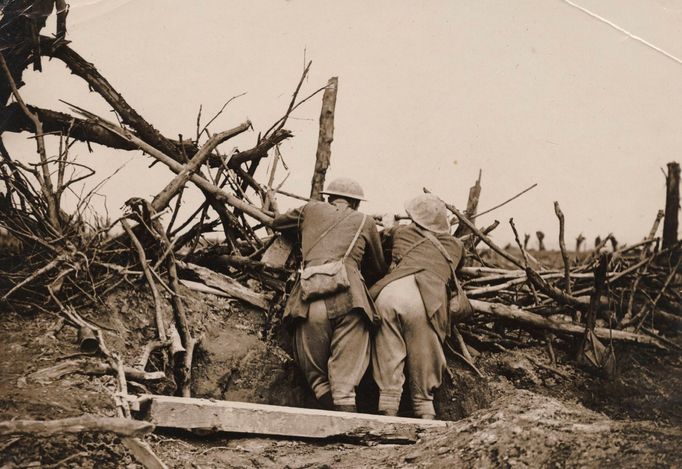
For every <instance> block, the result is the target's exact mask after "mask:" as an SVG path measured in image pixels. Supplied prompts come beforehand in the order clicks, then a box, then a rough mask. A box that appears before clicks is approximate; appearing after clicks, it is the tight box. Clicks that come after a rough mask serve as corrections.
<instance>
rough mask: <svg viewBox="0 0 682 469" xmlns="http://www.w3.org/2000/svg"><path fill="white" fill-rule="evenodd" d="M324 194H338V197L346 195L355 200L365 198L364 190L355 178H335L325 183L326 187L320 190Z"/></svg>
mask: <svg viewBox="0 0 682 469" xmlns="http://www.w3.org/2000/svg"><path fill="white" fill-rule="evenodd" d="M321 193H322V194H326V195H338V196H340V197H348V198H349V199H355V200H367V199H365V192H364V191H363V190H362V186H361V185H360V183H358V182H357V181H356V180H355V179H351V178H337V179H334V180H333V181H332V182H330V183H329V184H328V185H327V189H325V190H323V191H322V192H321Z"/></svg>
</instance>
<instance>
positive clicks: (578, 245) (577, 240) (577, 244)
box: [575, 233, 585, 253]
mask: <svg viewBox="0 0 682 469" xmlns="http://www.w3.org/2000/svg"><path fill="white" fill-rule="evenodd" d="M584 241H585V236H583V234H582V233H580V234H579V235H578V236H577V237H576V238H575V252H576V253H578V252H580V248H581V246H582V244H583V242H584Z"/></svg>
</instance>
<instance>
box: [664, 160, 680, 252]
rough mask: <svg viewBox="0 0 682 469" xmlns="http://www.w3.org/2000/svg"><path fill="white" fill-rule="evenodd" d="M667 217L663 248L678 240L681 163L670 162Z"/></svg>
mask: <svg viewBox="0 0 682 469" xmlns="http://www.w3.org/2000/svg"><path fill="white" fill-rule="evenodd" d="M665 190H666V194H665V218H664V219H663V249H666V248H669V247H671V246H673V245H674V244H675V243H676V242H677V229H678V215H679V211H680V164H679V163H677V162H674V161H673V162H670V163H668V176H667V177H666V181H665Z"/></svg>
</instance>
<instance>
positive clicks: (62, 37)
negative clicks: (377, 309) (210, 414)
mask: <svg viewBox="0 0 682 469" xmlns="http://www.w3.org/2000/svg"><path fill="white" fill-rule="evenodd" d="M53 10H56V15H57V31H56V34H55V35H53V36H47V35H41V34H40V31H41V30H42V29H43V27H44V25H45V22H46V18H47V17H48V16H49V15H51V14H52V11H53ZM67 13H68V7H67V6H66V4H65V2H64V0H56V1H55V0H40V1H33V2H27V1H19V0H14V1H9V2H7V3H6V6H5V8H4V11H3V17H2V19H1V20H0V48H1V54H0V65H1V67H2V70H1V75H2V79H0V102H1V103H2V108H0V131H1V132H2V135H4V134H5V132H30V133H31V134H32V138H33V140H34V141H35V143H36V150H37V157H34V158H32V159H30V161H31V162H29V158H27V157H26V155H21V158H17V157H16V155H11V154H10V153H9V152H8V150H7V149H6V147H5V145H4V144H2V139H1V137H2V135H0V154H1V160H0V177H1V181H2V185H0V230H1V232H0V236H2V239H3V241H2V243H3V244H2V247H1V248H0V303H1V304H0V307H1V308H2V310H3V311H8V310H11V311H16V312H18V313H21V314H33V313H36V312H44V313H49V314H58V315H60V316H61V317H63V318H64V320H65V321H67V322H68V323H69V324H71V325H72V326H74V327H76V328H78V329H79V331H80V332H81V333H80V336H81V340H82V342H81V344H82V346H84V347H93V345H92V344H93V343H94V344H95V345H94V347H95V348H96V349H98V350H99V351H101V352H102V353H103V354H104V356H105V357H106V360H107V362H108V366H109V367H110V369H111V370H113V371H114V372H115V373H116V374H117V375H118V377H119V379H120V391H121V392H122V393H126V389H127V388H126V379H136V376H137V377H139V376H142V377H143V378H144V374H145V368H146V365H147V362H148V360H150V357H152V356H153V357H155V360H157V361H158V362H159V363H161V367H160V368H161V370H163V372H164V373H166V374H168V375H169V376H173V377H174V379H175V380H176V384H177V393H178V394H182V395H184V396H189V394H190V381H191V369H192V357H193V354H194V350H195V348H196V346H197V344H198V343H199V342H200V340H201V337H197V336H195V335H194V332H193V330H192V327H191V324H190V323H191V321H190V320H189V319H188V316H189V315H190V314H191V312H189V311H187V310H186V305H185V303H184V302H183V295H182V293H181V291H180V288H181V287H180V286H181V284H184V285H185V286H186V287H189V288H192V289H197V290H201V291H207V292H211V293H214V294H219V295H224V296H230V297H233V298H237V299H239V300H240V301H243V302H245V303H248V304H250V305H252V306H254V307H256V308H260V309H262V310H264V311H266V313H267V314H268V317H269V320H270V324H271V325H272V324H276V318H277V313H278V311H279V310H280V309H281V305H282V304H283V300H284V299H285V298H286V294H287V292H288V288H289V287H290V285H291V282H290V280H291V279H292V278H293V277H294V276H295V272H296V269H297V267H298V266H297V262H298V260H297V257H296V250H295V249H292V246H291V243H290V242H289V241H288V240H285V239H283V238H281V237H278V236H277V235H276V234H275V233H273V232H272V231H271V230H270V229H269V227H268V226H269V223H270V221H271V220H272V216H273V214H274V213H275V212H276V211H277V205H276V204H277V199H276V195H277V194H281V195H284V196H287V197H294V198H299V199H302V200H309V198H317V199H319V198H320V190H321V188H322V185H323V184H324V178H325V173H326V170H327V167H328V166H329V157H330V151H329V148H330V144H331V141H332V138H333V111H334V103H335V100H336V88H337V82H336V79H334V78H333V79H331V80H330V81H329V83H328V84H327V85H326V86H324V87H322V88H320V89H318V90H316V91H314V92H313V93H311V94H310V95H308V96H305V97H300V96H299V94H300V91H301V86H302V84H303V81H304V79H305V77H306V76H307V74H308V70H309V67H310V64H308V66H307V67H306V68H305V70H304V72H303V74H302V76H301V79H300V81H299V82H298V85H297V87H296V88H295V91H294V93H293V96H292V99H291V102H290V104H289V106H288V108H287V109H286V110H285V112H284V114H283V116H282V118H280V119H279V120H278V121H277V122H275V123H274V124H273V125H272V126H271V127H270V128H268V129H267V130H265V131H264V132H262V133H260V134H259V135H258V138H257V140H256V142H255V145H254V146H253V147H252V148H249V149H247V150H243V151H237V150H234V151H231V152H230V153H229V154H225V153H223V152H221V151H220V145H221V144H223V143H225V142H226V141H228V140H230V139H232V138H234V137H236V136H237V135H240V134H243V133H245V132H247V131H249V130H252V126H251V123H250V122H248V121H246V122H244V123H242V124H240V125H238V126H235V127H234V128H232V129H229V130H226V131H222V132H218V133H212V132H210V131H209V128H208V127H209V125H211V124H212V123H213V122H214V120H215V118H216V117H217V115H216V116H215V117H213V118H212V119H210V120H209V121H208V122H207V123H206V124H204V125H202V124H201V113H200V114H199V116H198V118H197V126H196V132H195V135H194V138H191V139H186V138H183V137H182V136H180V137H179V138H178V139H170V138H168V137H166V136H164V135H162V134H161V133H160V132H159V131H158V130H156V129H155V128H154V126H152V125H151V124H150V123H149V122H148V121H147V120H145V119H144V118H143V117H142V116H141V115H140V114H139V113H138V112H137V111H136V110H135V108H134V107H133V106H131V105H130V104H129V103H128V102H127V101H126V100H125V98H124V97H123V96H122V95H121V94H120V93H119V92H118V91H117V90H116V89H115V88H114V86H112V84H110V83H109V82H108V81H107V79H106V78H105V77H104V76H102V75H101V74H100V72H99V71H98V70H97V68H96V67H95V66H94V65H93V64H91V63H89V62H88V61H87V60H86V59H85V58H83V57H81V56H80V55H79V54H78V53H77V52H76V51H75V50H74V49H73V48H72V47H71V45H70V43H69V41H68V40H67V39H66V32H67V31H66V16H67ZM46 58H48V59H52V60H58V61H61V62H63V64H64V65H65V66H66V67H67V68H68V69H69V71H70V72H71V73H72V74H74V75H75V76H77V77H79V78H80V79H82V80H83V81H85V83H87V85H88V86H89V87H90V89H91V90H92V92H94V93H96V94H98V95H99V96H100V97H101V98H103V99H104V100H105V101H106V102H107V103H108V104H109V106H110V107H111V108H112V109H113V111H114V113H115V116H116V119H115V122H114V121H112V120H111V119H104V118H102V117H101V116H98V115H96V114H93V113H91V112H89V111H88V110H86V109H83V108H81V107H79V106H77V105H75V104H70V105H69V106H70V109H71V110H72V113H71V114H66V113H62V112H56V111H53V110H49V109H42V108H38V107H35V106H32V105H30V104H29V103H26V102H25V101H24V99H23V98H22V94H21V86H22V85H23V81H22V75H23V73H24V71H25V70H26V69H27V67H29V66H33V68H34V69H35V70H40V69H41V61H42V60H44V59H46ZM322 92H324V94H323V98H322V101H323V105H322V114H321V117H320V139H319V146H318V152H317V155H316V164H315V168H314V172H313V174H314V175H313V181H312V189H311V193H310V195H309V196H306V197H302V196H297V195H295V194H290V193H287V192H285V191H283V190H282V189H281V184H280V186H279V187H278V186H275V183H274V181H275V171H276V169H277V167H278V164H282V165H284V160H283V159H282V155H281V154H280V151H279V147H278V145H279V144H280V143H281V142H283V141H284V140H286V139H288V138H290V137H292V134H291V132H289V131H288V130H286V129H285V126H286V124H287V120H288V118H289V116H290V115H291V113H292V111H294V110H295V109H296V108H298V107H299V106H300V105H301V104H302V103H304V102H306V101H307V100H309V99H310V98H312V97H313V96H316V95H317V94H319V93H322ZM228 103H229V101H228ZM226 105H227V103H226ZM224 108H225V106H223V109H224ZM221 112H222V110H221V111H220V112H219V113H218V115H219V114H220V113H221ZM47 136H50V138H55V136H56V137H57V138H58V144H57V148H48V147H47V145H46V137H47ZM55 141H56V140H55ZM76 142H87V143H88V145H89V144H91V143H93V144H98V145H103V146H106V147H110V148H114V149H118V150H121V151H130V150H141V151H142V152H143V153H144V154H145V155H147V156H149V157H151V158H152V159H153V160H154V161H155V163H161V164H163V165H165V166H167V167H168V168H169V169H170V170H171V171H172V172H173V173H174V174H175V176H174V177H173V178H172V179H170V180H169V182H168V184H167V185H166V186H165V187H164V189H163V190H162V191H161V192H159V193H158V194H157V195H156V196H155V197H153V198H152V199H151V200H147V199H144V198H140V197H135V194H130V199H129V200H128V202H127V203H126V206H127V212H126V214H125V215H124V216H122V217H120V218H118V219H116V220H113V221H112V220H108V219H105V218H101V217H99V216H96V215H94V216H93V215H92V214H91V211H90V207H91V202H92V198H93V197H94V195H95V194H96V193H97V190H98V188H99V185H96V186H95V187H94V188H92V189H91V190H90V191H89V192H87V193H78V194H76V197H77V199H78V200H77V204H76V209H75V210H72V211H70V213H67V212H66V211H64V209H63V207H62V201H63V197H64V195H65V194H67V193H74V187H75V185H76V184H77V183H80V182H82V181H83V180H85V179H86V178H90V177H92V176H93V175H94V174H95V171H94V170H92V169H90V168H88V167H87V166H86V165H84V164H83V163H81V162H78V161H77V160H76V158H75V157H74V156H73V155H72V152H70V149H71V148H72V147H73V145H74V144H75V143H76ZM268 157H269V158H271V163H270V172H269V174H268V177H267V179H268V180H267V181H266V183H262V182H259V181H257V180H256V178H255V175H256V169H257V168H258V166H259V164H260V163H261V161H263V160H264V159H265V158H268ZM188 184H192V185H194V186H196V187H197V188H199V190H200V191H201V192H202V193H203V196H204V198H205V200H204V202H203V203H202V204H201V205H200V206H198V207H196V210H195V211H194V212H193V213H192V214H191V215H190V216H189V217H188V218H187V219H186V220H185V221H180V220H179V219H178V218H179V208H180V206H181V203H182V200H183V191H184V190H185V187H187V185H188ZM480 190H481V186H480V178H479V181H477V182H476V185H475V186H474V187H473V188H472V190H471V192H470V198H469V203H468V204H467V209H466V210H465V211H464V212H463V213H462V212H460V211H459V210H458V209H457V208H455V207H454V206H452V205H448V208H449V209H450V211H451V212H452V213H453V214H454V216H455V218H454V219H453V222H454V223H458V224H459V226H458V228H457V230H456V235H457V236H459V237H461V238H462V239H465V240H466V243H465V245H466V248H467V250H468V254H467V265H466V266H465V267H464V268H463V269H462V271H461V272H462V275H463V279H464V288H465V290H466V291H467V294H468V296H469V297H470V298H471V299H472V304H473V306H474V309H475V311H476V314H475V316H474V318H473V320H472V321H471V322H469V323H467V324H462V325H459V326H458V329H455V330H454V334H453V337H454V338H455V339H456V340H455V341H454V343H453V344H452V346H451V347H452V349H453V351H454V352H455V353H456V354H457V355H458V356H460V357H461V358H462V360H464V361H465V362H466V363H467V364H469V366H471V367H472V368H474V369H475V363H474V359H473V357H472V356H471V354H470V351H469V348H468V347H467V345H466V344H465V341H466V342H469V345H473V346H474V347H493V348H495V347H496V348H500V347H502V348H505V347H515V346H522V345H523V344H522V341H520V340H519V338H518V335H516V334H509V333H507V331H508V330H510V329H512V330H519V329H522V330H526V331H528V332H529V333H530V334H531V336H532V337H533V338H536V339H538V340H541V341H546V342H547V344H548V347H549V350H550V355H552V352H551V350H552V344H553V343H554V341H555V340H559V339H565V338H577V341H578V342H579V345H578V349H579V353H578V358H579V360H581V361H583V362H585V363H586V364H589V365H591V366H592V367H596V368H598V369H601V370H604V371H605V372H606V373H607V374H609V373H612V372H613V369H614V364H615V355H614V349H613V346H612V344H613V343H614V342H625V343H630V344H635V345H641V346H647V347H654V348H658V349H662V350H669V349H673V348H674V349H677V348H678V346H677V345H675V344H674V343H673V342H671V341H670V340H669V339H668V338H666V333H667V332H671V333H676V332H677V331H678V330H679V327H680V323H681V322H682V297H681V294H680V291H681V289H680V275H679V274H680V259H681V258H682V248H681V245H680V242H679V241H677V210H678V206H679V165H676V164H671V165H669V171H668V196H669V198H668V200H667V202H666V213H665V223H664V224H666V226H667V228H664V230H663V231H664V235H663V239H662V240H661V239H659V238H658V237H657V236H656V233H657V232H658V227H659V224H660V221H661V219H663V218H664V214H663V212H662V211H661V213H659V214H658V215H657V216H656V220H655V223H654V225H653V227H652V228H651V230H650V232H649V234H648V236H647V237H646V238H645V239H644V240H643V241H642V242H640V243H637V244H635V245H631V246H623V247H618V246H617V243H616V242H615V238H613V236H611V235H609V236H607V237H605V238H604V239H603V240H601V241H600V243H598V245H597V246H595V248H594V250H592V251H590V252H587V253H585V254H579V253H573V254H570V255H569V253H568V252H567V251H566V248H565V242H564V216H563V214H562V212H561V209H560V207H559V205H558V204H556V205H555V211H556V214H557V217H558V219H559V236H560V246H561V253H562V257H561V259H562V263H563V266H562V267H559V268H557V266H552V265H545V264H547V263H551V262H550V261H545V260H543V258H542V256H541V254H542V252H540V253H536V256H537V258H536V257H534V256H533V255H532V254H531V253H530V252H528V250H527V249H526V244H527V242H528V239H529V236H528V235H526V238H525V240H524V241H525V242H524V243H522V242H521V241H520V239H519V236H518V233H517V243H518V249H511V248H508V249H502V248H500V247H499V246H497V245H496V244H495V243H494V242H493V241H492V240H491V238H490V237H489V236H488V234H489V233H490V232H491V231H493V230H494V229H495V228H496V227H497V226H498V223H497V222H496V223H494V224H493V225H491V226H489V227H487V228H482V229H481V228H477V227H476V226H475V224H474V222H473V220H474V219H475V218H476V210H477V202H478V196H479V194H480ZM675 191H677V198H676V199H675ZM162 215H165V216H166V217H167V218H168V220H169V221H168V223H167V224H166V225H165V226H164V225H162V223H161V221H160V218H161V216H162ZM454 223H453V224H454ZM510 223H511V226H512V228H513V229H514V232H515V233H516V227H515V225H514V223H513V220H510ZM214 231H221V232H222V233H223V234H224V242H222V243H220V244H217V245H216V244H207V243H205V242H202V239H203V238H202V237H203V235H205V234H206V233H209V232H214ZM540 235H541V233H538V239H539V241H541V242H542V238H543V237H544V235H543V236H542V237H541V236H540ZM481 241H482V242H483V243H484V244H485V245H487V247H486V248H481V247H480V246H481V245H480V242H481ZM607 244H610V248H609V249H607V248H606V246H607ZM141 283H142V284H145V285H146V288H149V289H150V291H151V292H152V296H153V298H154V301H155V316H154V320H155V325H156V331H157V337H156V340H155V341H154V342H153V343H150V344H148V346H147V347H146V349H145V351H144V353H143V354H142V357H141V359H140V360H139V362H138V363H136V364H135V368H131V367H129V366H126V364H124V363H122V361H121V359H120V357H119V356H117V355H116V354H115V353H113V352H110V351H109V350H108V349H107V347H106V344H105V343H104V340H103V337H102V334H101V332H100V330H99V328H98V327H97V326H96V325H95V324H93V323H92V322H90V321H86V320H85V319H83V318H82V317H81V316H80V315H79V314H78V310H79V308H82V307H83V306H85V305H88V304H94V305H96V304H99V303H101V302H102V301H103V298H104V297H105V296H106V295H107V293H108V292H110V291H112V290H113V289H116V288H117V287H118V286H120V285H123V284H131V285H135V286H136V287H139V285H140V284H141ZM162 291H165V292H166V293H167V294H168V297H169V298H170V300H169V301H170V305H171V307H172V311H173V317H172V321H170V322H168V321H166V320H165V318H164V316H163V314H162V306H163V304H162V303H163V302H164V301H165V300H164V295H162V294H161V292H162ZM86 339H87V340H86ZM93 341H94V342H93ZM449 346H450V345H449ZM455 349H457V350H455ZM136 373H137V374H136ZM140 373H141V375H140ZM119 405H120V412H121V414H122V415H129V410H128V409H127V405H126V403H125V402H122V401H121V402H119Z"/></svg>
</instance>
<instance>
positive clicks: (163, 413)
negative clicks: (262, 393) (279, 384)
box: [131, 395, 448, 442]
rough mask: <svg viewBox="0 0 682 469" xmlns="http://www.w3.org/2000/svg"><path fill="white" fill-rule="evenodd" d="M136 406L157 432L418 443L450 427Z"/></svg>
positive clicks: (152, 401) (246, 406) (291, 410)
mask: <svg viewBox="0 0 682 469" xmlns="http://www.w3.org/2000/svg"><path fill="white" fill-rule="evenodd" d="M131 398H132V396H131ZM134 404H137V405H133V406H132V408H133V409H135V408H139V409H141V411H140V412H139V413H138V415H137V417H138V418H141V419H144V420H147V421H149V422H151V423H153V424H154V425H156V426H157V427H163V428H179V429H184V430H209V431H211V430H212V431H224V432H234V433H254V434H260V435H278V436H290V437H303V438H334V437H336V438H339V437H341V438H350V439H362V440H367V439H371V440H375V441H376V440H378V441H393V442H413V441H416V438H417V432H418V431H420V430H424V429H427V428H437V427H446V426H447V425H448V423H447V422H445V421H442V420H421V419H412V418H402V417H389V416H383V415H370V414H356V413H349V412H334V411H328V410H318V409H303V408H295V407H284V406H273V405H265V404H251V403H247V402H231V401H216V400H209V399H197V398H182V397H172V396H157V395H142V396H140V397H139V398H137V402H136V403H134Z"/></svg>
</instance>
